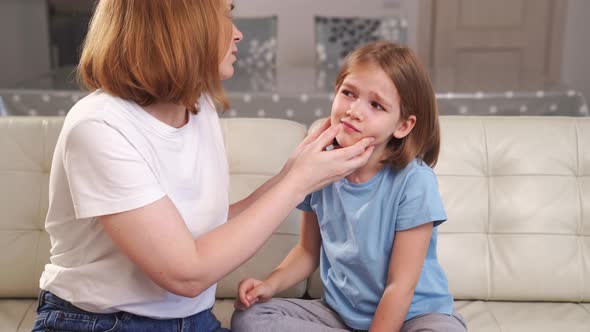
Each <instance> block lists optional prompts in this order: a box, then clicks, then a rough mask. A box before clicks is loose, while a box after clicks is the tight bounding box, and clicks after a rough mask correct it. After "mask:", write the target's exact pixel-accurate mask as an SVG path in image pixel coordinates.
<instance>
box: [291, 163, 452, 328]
mask: <svg viewBox="0 0 590 332" xmlns="http://www.w3.org/2000/svg"><path fill="white" fill-rule="evenodd" d="M298 208H299V209H301V210H305V211H313V212H315V214H316V215H317V217H318V221H319V226H320V232H321V235H322V247H321V253H320V274H321V278H322V282H323V284H324V300H325V301H326V303H327V304H328V305H329V306H330V307H332V308H333V309H334V310H336V312H338V314H339V315H340V316H341V317H342V319H343V320H344V322H345V323H346V324H347V325H348V326H350V327H351V328H354V329H361V330H367V329H369V326H370V325H371V321H372V320H373V316H374V315H375V311H377V306H378V305H379V301H380V300H381V296H382V295H383V292H384V290H385V286H386V282H387V272H388V268H389V260H390V257H391V250H392V249H393V242H394V241H395V232H396V231H402V230H406V229H410V228H413V227H416V226H419V225H422V224H425V223H428V222H434V226H435V227H436V226H438V225H440V224H441V223H442V222H443V221H445V220H446V219H447V216H446V214H445V211H444V207H443V204H442V200H441V198H440V194H439V191H438V184H437V181H436V175H435V174H434V172H433V171H432V169H431V168H430V167H428V165H426V164H424V163H423V162H421V161H419V160H414V161H412V162H410V163H409V164H408V166H406V167H405V168H404V169H401V170H394V169H392V168H391V167H389V166H385V167H383V168H382V169H381V170H380V171H379V172H378V173H377V174H376V175H375V176H373V177H372V178H371V179H370V180H369V181H367V182H365V183H361V184H355V183H351V182H349V181H348V180H346V179H342V180H340V181H338V182H335V183H333V184H331V185H329V186H327V187H325V188H324V189H322V190H320V191H317V192H314V193H312V194H311V195H309V196H307V197H306V198H305V201H303V202H302V203H301V204H300V205H299V206H298ZM436 238H437V228H434V229H433V232H432V237H431V238H430V245H429V247H428V253H427V254H426V260H425V262H424V265H423V267H422V272H421V274H420V279H419V281H418V284H417V285H416V289H415V291H414V297H413V299H412V304H411V305H410V308H409V311H408V315H407V316H406V320H408V319H410V318H412V317H415V316H417V315H420V314H425V313H434V312H438V313H445V314H451V313H452V312H453V297H452V296H451V294H450V293H449V289H448V281H447V278H446V276H445V273H444V272H443V269H442V267H441V266H440V264H439V262H438V260H437V256H436Z"/></svg>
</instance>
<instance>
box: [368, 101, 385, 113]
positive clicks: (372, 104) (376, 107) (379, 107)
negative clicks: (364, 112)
mask: <svg viewBox="0 0 590 332" xmlns="http://www.w3.org/2000/svg"><path fill="white" fill-rule="evenodd" d="M371 107H373V108H374V109H377V110H380V111H385V108H383V106H381V105H380V104H379V103H378V102H376V101H372V102H371Z"/></svg>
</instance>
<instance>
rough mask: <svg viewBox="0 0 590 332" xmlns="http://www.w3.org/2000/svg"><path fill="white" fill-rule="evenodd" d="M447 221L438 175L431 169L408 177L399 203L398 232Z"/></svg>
mask: <svg viewBox="0 0 590 332" xmlns="http://www.w3.org/2000/svg"><path fill="white" fill-rule="evenodd" d="M445 220H447V215H446V213H445V210H444V206H443V203H442V199H441V197H440V193H439V191H438V184H437V181H436V175H435V174H434V172H433V171H432V170H430V169H428V170H418V171H416V172H414V173H411V174H409V175H408V179H407V180H406V184H405V187H404V192H403V193H402V197H401V200H400V203H399V208H398V214H397V220H396V224H395V230H396V231H403V230H407V229H410V228H414V227H417V226H420V225H422V224H426V223H429V222H434V227H436V226H438V225H440V224H441V223H443V222H444V221H445Z"/></svg>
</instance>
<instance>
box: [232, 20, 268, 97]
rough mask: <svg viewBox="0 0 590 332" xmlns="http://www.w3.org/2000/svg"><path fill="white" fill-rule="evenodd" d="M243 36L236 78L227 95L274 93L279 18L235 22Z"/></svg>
mask: <svg viewBox="0 0 590 332" xmlns="http://www.w3.org/2000/svg"><path fill="white" fill-rule="evenodd" d="M234 24H235V25H236V27H238V29H239V30H240V31H241V32H242V34H243V35H244V39H243V40H242V41H241V42H240V43H239V44H238V60H237V61H236V63H235V64H234V69H235V72H234V76H233V77H232V78H230V79H228V80H226V81H224V82H223V85H224V86H225V88H226V89H227V90H228V91H275V90H276V86H277V77H276V76H277V74H276V73H277V17H276V16H270V17H255V18H234Z"/></svg>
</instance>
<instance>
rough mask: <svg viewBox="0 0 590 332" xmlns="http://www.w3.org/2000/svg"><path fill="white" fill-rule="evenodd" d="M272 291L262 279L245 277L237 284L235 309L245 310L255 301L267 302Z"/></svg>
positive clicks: (271, 295) (270, 297) (272, 293)
mask: <svg viewBox="0 0 590 332" xmlns="http://www.w3.org/2000/svg"><path fill="white" fill-rule="evenodd" d="M273 295H274V291H273V290H272V288H271V287H270V286H269V285H268V284H266V283H264V282H263V281H260V280H257V279H252V278H247V279H244V280H242V281H241V282H240V285H239V286H238V298H237V299H236V302H235V303H234V307H235V308H236V309H237V310H240V311H242V310H246V309H248V308H250V307H251V306H252V305H253V304H254V303H257V302H268V301H269V300H270V299H272V297H273Z"/></svg>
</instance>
